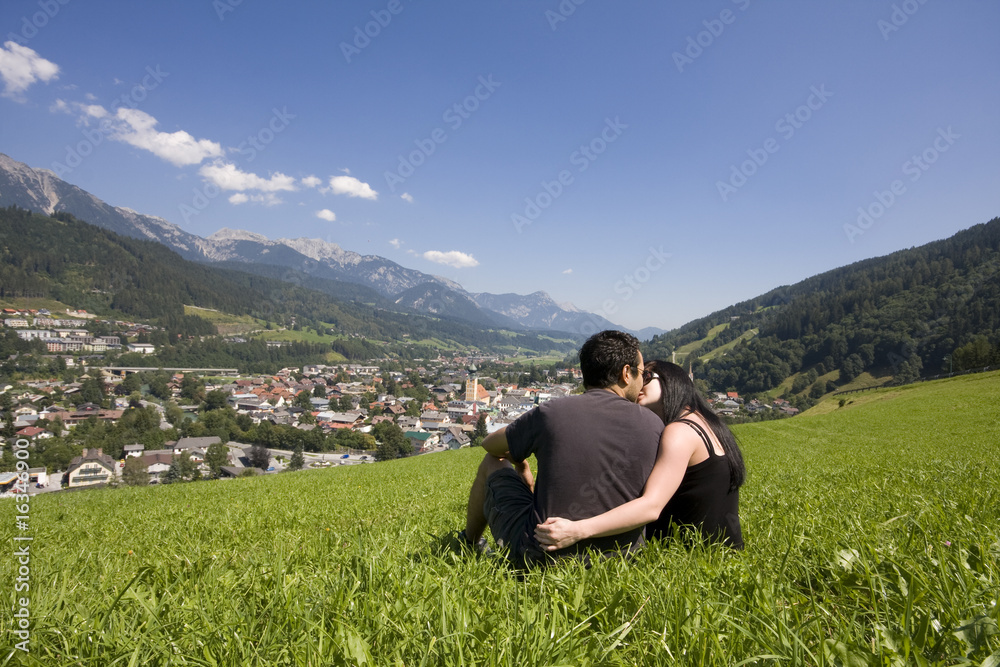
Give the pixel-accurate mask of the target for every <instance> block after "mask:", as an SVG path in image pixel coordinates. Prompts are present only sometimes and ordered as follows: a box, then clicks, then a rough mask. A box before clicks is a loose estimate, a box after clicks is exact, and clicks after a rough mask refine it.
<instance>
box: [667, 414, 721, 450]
mask: <svg viewBox="0 0 1000 667" xmlns="http://www.w3.org/2000/svg"><path fill="white" fill-rule="evenodd" d="M677 421H679V422H681V423H682V424H687V425H688V426H690V427H691V428H693V429H694V430H695V432H696V433H697V434H698V435H699V436H700V437H701V441H702V442H704V443H705V449H707V450H708V456H709V458H713V459H714V458H715V457H716V456H718V454H716V453H715V447H713V446H712V439H711V438H709V437H708V433H706V432H705V429H704V428H703V427H702V425H701V424H699V423H698V422H694V421H691V420H690V419H678V420H677Z"/></svg>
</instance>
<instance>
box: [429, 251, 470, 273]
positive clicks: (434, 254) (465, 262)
mask: <svg viewBox="0 0 1000 667" xmlns="http://www.w3.org/2000/svg"><path fill="white" fill-rule="evenodd" d="M421 257H423V258H424V259H426V260H428V261H431V262H434V263H435V264H444V265H446V266H450V267H452V268H456V269H467V268H470V267H473V266H479V262H478V260H476V258H475V257H473V256H472V255H469V254H466V253H464V252H459V251H458V250H449V251H448V252H441V251H440V250H428V251H427V252H425V253H424V254H423V255H421Z"/></svg>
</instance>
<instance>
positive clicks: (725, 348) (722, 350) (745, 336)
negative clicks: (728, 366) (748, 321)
mask: <svg viewBox="0 0 1000 667" xmlns="http://www.w3.org/2000/svg"><path fill="white" fill-rule="evenodd" d="M756 335H757V329H750V330H749V331H744V332H743V333H742V334H740V335H739V337H738V338H734V339H733V340H731V341H729V342H728V343H726V344H725V345H720V346H719V347H717V348H715V349H714V350H712V351H711V352H709V353H708V354H703V355H701V356H700V357H699V359H701V360H702V361H705V362H708V361H711V360H712V359H715V358H716V357H720V356H722V355H724V354H726V353H727V352H729V351H730V350H732V349H733V348H734V347H736V346H737V345H739V344H740V343H742V342H744V341H747V340H750V339H751V338H753V337H754V336H756Z"/></svg>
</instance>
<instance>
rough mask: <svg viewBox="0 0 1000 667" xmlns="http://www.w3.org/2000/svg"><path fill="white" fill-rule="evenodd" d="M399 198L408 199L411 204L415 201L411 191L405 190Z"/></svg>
mask: <svg viewBox="0 0 1000 667" xmlns="http://www.w3.org/2000/svg"><path fill="white" fill-rule="evenodd" d="M399 198H400V199H402V200H403V201H408V202H410V203H411V204H412V203H413V195H411V194H410V193H409V192H404V193H403V194H401V195H399Z"/></svg>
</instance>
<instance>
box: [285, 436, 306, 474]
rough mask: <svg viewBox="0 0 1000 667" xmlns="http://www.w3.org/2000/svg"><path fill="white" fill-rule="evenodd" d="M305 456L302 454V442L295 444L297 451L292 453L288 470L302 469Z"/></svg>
mask: <svg viewBox="0 0 1000 667" xmlns="http://www.w3.org/2000/svg"><path fill="white" fill-rule="evenodd" d="M305 464H306V461H305V456H303V455H302V444H301V443H299V444H298V445H296V446H295V451H294V452H293V453H292V459H291V461H289V462H288V468H287V469H288V470H302V468H303V466H305Z"/></svg>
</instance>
